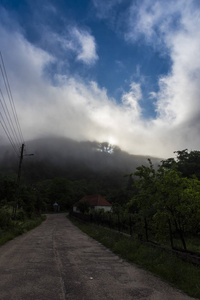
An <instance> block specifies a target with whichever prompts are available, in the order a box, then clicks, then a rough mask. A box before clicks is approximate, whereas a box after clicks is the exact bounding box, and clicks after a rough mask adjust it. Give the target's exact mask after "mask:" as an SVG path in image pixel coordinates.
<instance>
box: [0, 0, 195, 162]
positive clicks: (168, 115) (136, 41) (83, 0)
mask: <svg viewBox="0 0 200 300" xmlns="http://www.w3.org/2000/svg"><path fill="white" fill-rule="evenodd" d="M0 51H1V53H2V56H3V60H4V64H5V67H6V70H7V75H8V78H9V82H10V86H11V90H12V95H13V98H14V103H15V107H16V110H17V115H18V118H19V121H20V125H21V129H22V132H23V136H24V138H25V141H28V140H30V139H32V138H36V137H41V136H43V135H49V134H50V135H58V136H65V137H69V138H73V139H75V140H91V141H93V140H98V141H109V142H110V143H113V144H117V145H118V146H119V147H121V148H122V149H123V150H126V151H128V152H130V153H133V154H143V155H152V156H157V157H166V158H167V157H171V156H173V151H175V150H182V149H185V148H188V150H199V149H200V1H199V0H176V1H174V0H154V1H152V0H43V1H41V0H34V1H31V0H18V1H17V0H1V2H0ZM0 84H1V86H0V88H1V90H2V93H3V95H5V97H6V91H5V87H4V85H3V79H2V78H0ZM0 109H1V111H2V108H0ZM2 114H3V111H2ZM2 114H1V116H2ZM0 138H1V140H2V141H3V140H4V139H5V138H6V137H5V132H4V131H3V128H2V127H0Z"/></svg>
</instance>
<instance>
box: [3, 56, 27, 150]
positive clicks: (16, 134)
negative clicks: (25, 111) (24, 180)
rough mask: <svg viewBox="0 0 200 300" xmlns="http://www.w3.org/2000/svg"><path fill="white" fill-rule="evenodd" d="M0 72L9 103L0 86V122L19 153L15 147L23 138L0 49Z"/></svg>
mask: <svg viewBox="0 0 200 300" xmlns="http://www.w3.org/2000/svg"><path fill="white" fill-rule="evenodd" d="M0 73H1V75H2V78H3V83H4V89H5V91H6V95H7V98H8V100H9V101H7V102H8V103H9V107H8V103H6V99H5V97H4V94H3V91H2V89H1V88H0V104H1V106H2V113H1V112H0V123H1V125H2V128H3V130H4V132H5V134H6V136H7V138H8V140H9V141H10V143H11V145H12V147H13V149H14V151H15V153H16V154H17V155H19V151H18V150H17V149H18V148H20V145H21V144H24V138H23V134H22V130H21V127H20V123H19V119H18V116H17V111H16V108H15V104H14V100H13V96H12V92H11V87H10V83H9V80H8V76H7V72H6V68H5V64H4V61H3V57H2V54H1V51H0ZM3 114H4V116H3Z"/></svg>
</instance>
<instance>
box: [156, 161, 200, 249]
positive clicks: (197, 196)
mask: <svg viewBox="0 0 200 300" xmlns="http://www.w3.org/2000/svg"><path fill="white" fill-rule="evenodd" d="M156 188H157V193H156V208H157V212H156V214H155V216H154V218H155V219H156V220H157V222H158V224H161V225H166V224H167V223H168V225H169V231H171V230H172V227H171V226H172V225H173V226H174V227H175V230H176V232H177V233H178V234H179V236H180V239H181V242H182V244H183V248H184V249H186V242H185V237H184V235H185V233H186V232H189V231H190V232H194V230H195V228H196V226H198V228H199V220H200V219H199V217H200V182H199V181H198V180H197V179H195V178H190V179H189V178H183V177H181V174H180V173H179V172H177V171H176V170H169V169H164V168H162V167H161V168H159V170H158V172H157V180H156ZM170 237H171V238H172V236H171V234H170Z"/></svg>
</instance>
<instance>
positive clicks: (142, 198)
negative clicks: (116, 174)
mask: <svg viewBox="0 0 200 300" xmlns="http://www.w3.org/2000/svg"><path fill="white" fill-rule="evenodd" d="M148 161H149V166H148V167H146V166H143V165H142V166H140V167H138V168H137V171H136V172H135V173H134V175H136V176H137V177H139V179H138V180H137V181H136V187H137V193H136V194H135V196H134V197H133V198H132V200H131V201H130V202H129V204H128V208H129V211H130V212H134V211H136V212H139V215H140V217H141V219H143V221H144V227H145V235H146V240H147V241H148V240H149V222H150V220H151V219H152V217H153V214H154V206H153V203H154V198H155V192H156V189H155V179H156V171H155V170H154V167H153V164H152V162H151V160H150V159H148Z"/></svg>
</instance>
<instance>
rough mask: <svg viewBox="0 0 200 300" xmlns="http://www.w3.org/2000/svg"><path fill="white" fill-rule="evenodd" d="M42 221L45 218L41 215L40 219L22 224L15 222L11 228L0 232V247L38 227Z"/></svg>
mask: <svg viewBox="0 0 200 300" xmlns="http://www.w3.org/2000/svg"><path fill="white" fill-rule="evenodd" d="M44 220H46V216H45V215H42V216H41V217H38V218H35V219H28V220H26V221H24V222H20V221H16V222H15V223H14V224H13V226H12V227H10V228H8V229H4V230H0V245H3V244H5V243H6V242H7V241H9V240H12V239H14V238H15V237H17V236H18V235H21V234H23V233H25V232H27V231H29V230H31V229H33V228H35V227H37V226H39V225H40V224H41V223H42V222H43V221H44Z"/></svg>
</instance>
